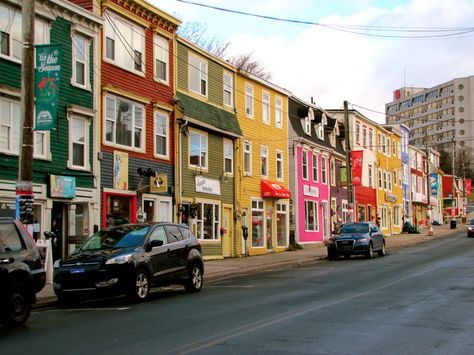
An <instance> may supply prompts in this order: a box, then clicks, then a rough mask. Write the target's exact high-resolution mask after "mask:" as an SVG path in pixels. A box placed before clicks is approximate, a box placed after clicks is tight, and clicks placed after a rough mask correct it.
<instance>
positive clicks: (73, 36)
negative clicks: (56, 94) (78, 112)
mask: <svg viewBox="0 0 474 355" xmlns="http://www.w3.org/2000/svg"><path fill="white" fill-rule="evenodd" d="M78 36H79V37H82V38H83V39H84V41H85V45H84V47H85V48H84V57H85V58H84V85H81V84H79V83H77V73H76V62H77V60H76V58H77V46H76V44H75V39H76V38H77V37H78ZM91 43H92V41H91V38H90V37H88V36H86V35H85V34H83V33H81V32H78V31H72V32H71V44H72V75H71V85H72V86H75V87H78V88H81V89H85V90H89V91H90V90H91V82H90V60H91V58H90V46H91Z"/></svg>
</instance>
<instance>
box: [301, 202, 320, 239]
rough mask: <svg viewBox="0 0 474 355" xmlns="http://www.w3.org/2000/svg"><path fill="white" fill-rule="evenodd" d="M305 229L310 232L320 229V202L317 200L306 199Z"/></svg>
mask: <svg viewBox="0 0 474 355" xmlns="http://www.w3.org/2000/svg"><path fill="white" fill-rule="evenodd" d="M304 207H305V229H306V231H309V232H316V231H317V230H318V214H317V213H318V203H317V202H316V201H305V202H304Z"/></svg>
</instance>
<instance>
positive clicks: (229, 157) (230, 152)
mask: <svg viewBox="0 0 474 355" xmlns="http://www.w3.org/2000/svg"><path fill="white" fill-rule="evenodd" d="M224 172H226V173H229V174H232V173H233V172H234V142H232V141H231V140H230V139H225V138H224Z"/></svg>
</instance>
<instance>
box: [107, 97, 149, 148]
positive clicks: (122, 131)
mask: <svg viewBox="0 0 474 355" xmlns="http://www.w3.org/2000/svg"><path fill="white" fill-rule="evenodd" d="M144 116H145V108H144V106H143V105H140V104H137V103H135V102H132V101H128V100H125V99H122V98H119V97H116V96H112V95H106V97H105V140H106V141H107V142H110V143H113V144H117V145H122V146H126V147H129V148H137V149H143V148H144V127H143V121H144Z"/></svg>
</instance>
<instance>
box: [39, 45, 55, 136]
mask: <svg viewBox="0 0 474 355" xmlns="http://www.w3.org/2000/svg"><path fill="white" fill-rule="evenodd" d="M60 46H61V45H58V44H44V45H36V46H35V48H36V72H35V97H36V101H35V112H36V116H35V130H36V131H50V130H53V129H55V125H56V114H57V106H58V97H59V77H60V74H61V48H60Z"/></svg>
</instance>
